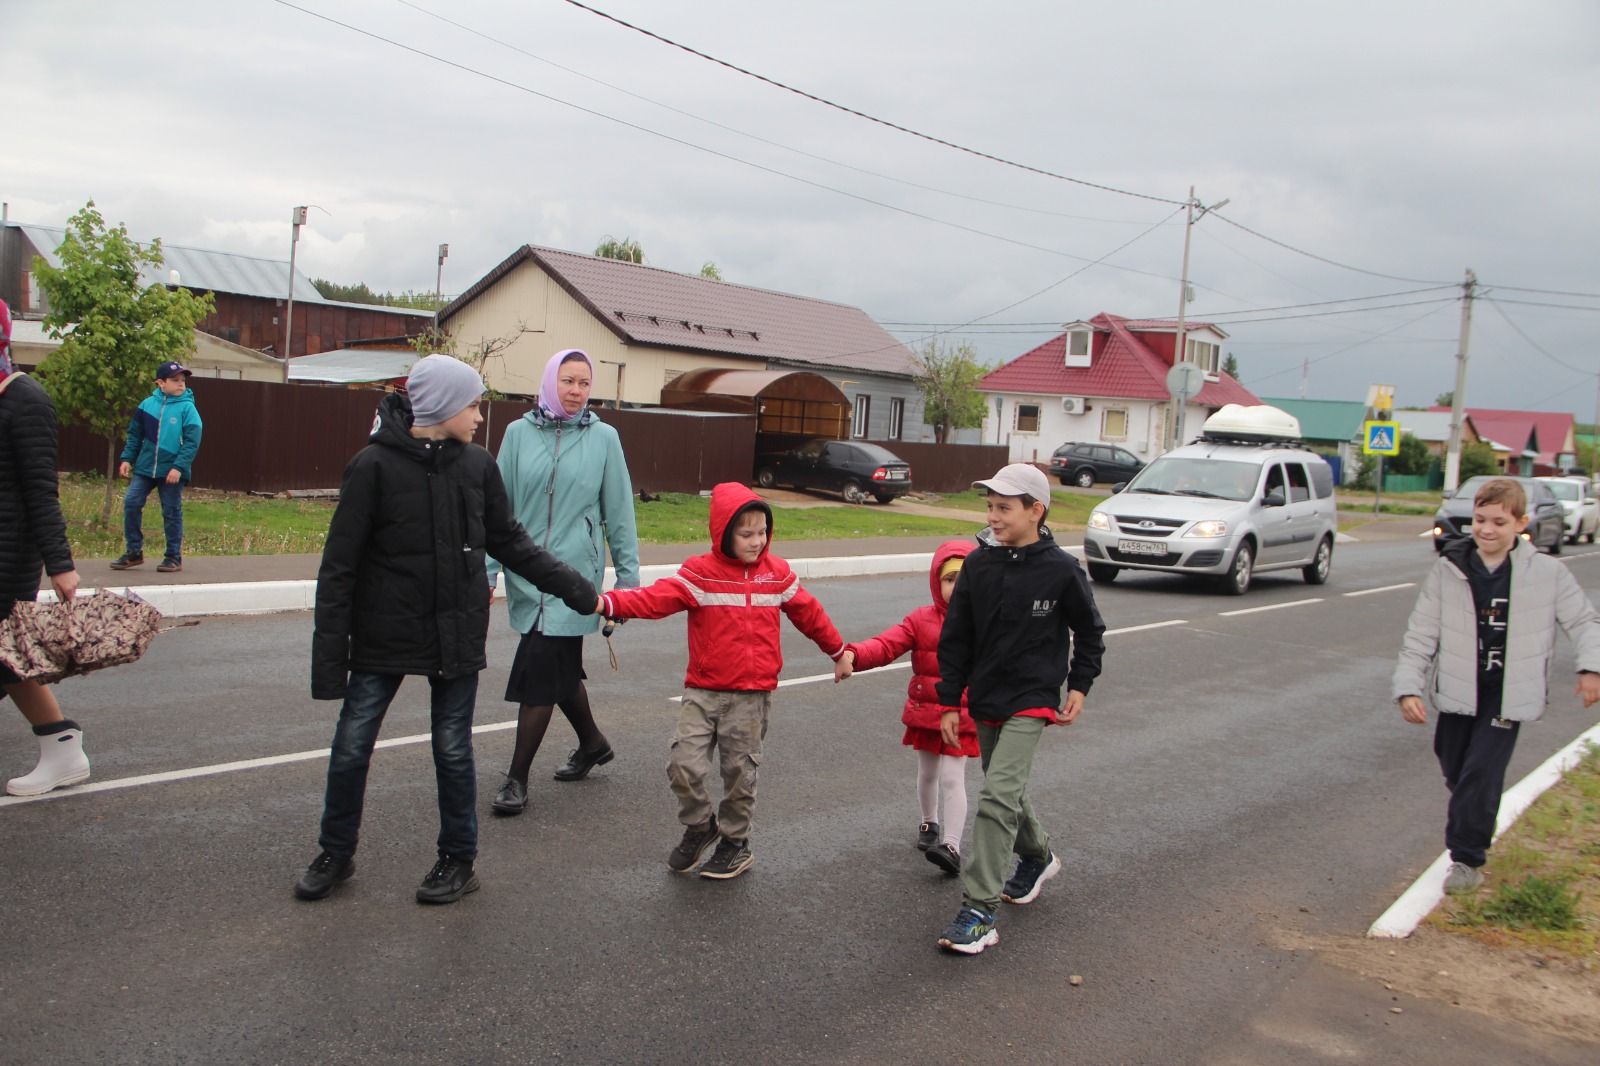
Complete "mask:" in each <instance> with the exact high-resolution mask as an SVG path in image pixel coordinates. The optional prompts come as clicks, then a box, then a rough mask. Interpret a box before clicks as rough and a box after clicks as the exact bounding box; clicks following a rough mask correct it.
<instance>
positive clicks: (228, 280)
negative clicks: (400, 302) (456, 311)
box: [8, 222, 432, 319]
mask: <svg viewBox="0 0 1600 1066" xmlns="http://www.w3.org/2000/svg"><path fill="white" fill-rule="evenodd" d="M8 225H11V226H14V227H16V228H17V229H20V230H21V231H22V232H23V234H24V235H25V236H26V237H27V238H28V241H29V243H31V244H32V245H33V246H34V248H36V249H37V250H38V252H39V254H40V255H41V256H43V257H44V260H45V262H47V263H49V264H50V265H51V266H53V267H56V268H60V266H61V260H60V258H59V257H57V255H56V249H57V248H59V247H60V246H61V242H62V240H63V239H64V238H65V237H66V234H67V231H66V230H65V229H63V228H61V227H59V226H35V225H32V224H22V223H15V222H13V223H8ZM161 256H162V258H163V259H164V260H165V262H164V263H163V264H162V265H161V267H160V268H159V269H157V270H148V269H146V270H141V271H140V272H139V280H140V281H141V282H142V283H144V284H145V285H153V284H155V283H156V282H160V283H162V284H166V283H167V282H168V281H169V280H170V279H171V274H172V271H174V270H176V271H177V272H178V283H179V284H180V285H182V286H183V287H184V288H186V289H195V290H198V291H200V292H228V293H237V294H238V295H241V296H256V297H260V298H262V299H274V300H282V299H286V298H287V297H288V295H289V261H288V260H287V259H264V258H262V257H260V256H254V255H238V254H236V253H234V252H218V251H214V250H212V249H209V248H190V247H188V246H187V245H182V244H168V243H166V242H165V241H163V242H162V243H161ZM294 300H295V303H314V304H323V305H326V306H329V307H351V308H356V309H358V310H362V311H378V312H383V313H387V314H393V315H398V316H404V317H409V318H416V319H425V318H431V317H432V315H431V314H430V313H429V312H427V311H419V310H417V309H416V308H414V307H390V306H389V305H387V304H360V303H349V302H347V301H344V300H328V299H324V298H323V295H322V293H321V292H319V291H318V290H317V287H316V286H315V285H313V284H312V283H311V279H310V278H308V277H306V275H305V273H304V272H302V271H301V270H300V269H298V268H296V269H295V272H294Z"/></svg>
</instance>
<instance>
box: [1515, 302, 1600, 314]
mask: <svg viewBox="0 0 1600 1066" xmlns="http://www.w3.org/2000/svg"><path fill="white" fill-rule="evenodd" d="M1500 302H1501V303H1505V304H1521V305H1522V306H1523V307H1558V308H1560V309H1561V310H1563V311H1600V307H1584V306H1583V305H1582V304H1550V303H1540V302H1539V301H1537V300H1501V301H1500Z"/></svg>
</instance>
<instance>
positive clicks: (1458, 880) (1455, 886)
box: [1444, 862, 1483, 896]
mask: <svg viewBox="0 0 1600 1066" xmlns="http://www.w3.org/2000/svg"><path fill="white" fill-rule="evenodd" d="M1482 884H1483V871H1482V870H1480V869H1478V868H1477V867H1476V866H1468V865H1467V864H1466V863H1464V862H1453V863H1451V864H1450V868H1449V869H1447V870H1445V872H1444V892H1445V895H1447V896H1470V895H1472V894H1473V893H1474V892H1476V891H1478V887H1479V886H1480V885H1482Z"/></svg>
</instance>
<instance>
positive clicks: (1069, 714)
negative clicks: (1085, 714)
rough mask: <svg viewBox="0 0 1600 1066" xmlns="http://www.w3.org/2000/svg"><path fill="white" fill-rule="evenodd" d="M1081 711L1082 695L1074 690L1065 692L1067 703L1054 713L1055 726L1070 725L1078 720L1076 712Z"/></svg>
mask: <svg viewBox="0 0 1600 1066" xmlns="http://www.w3.org/2000/svg"><path fill="white" fill-rule="evenodd" d="M1081 710H1083V693H1081V692H1078V691H1076V690H1069V691H1068V692H1067V702H1066V703H1064V704H1062V705H1061V709H1060V710H1059V711H1057V712H1056V724H1057V725H1071V724H1072V723H1073V722H1075V721H1076V720H1077V718H1078V712H1079V711H1081Z"/></svg>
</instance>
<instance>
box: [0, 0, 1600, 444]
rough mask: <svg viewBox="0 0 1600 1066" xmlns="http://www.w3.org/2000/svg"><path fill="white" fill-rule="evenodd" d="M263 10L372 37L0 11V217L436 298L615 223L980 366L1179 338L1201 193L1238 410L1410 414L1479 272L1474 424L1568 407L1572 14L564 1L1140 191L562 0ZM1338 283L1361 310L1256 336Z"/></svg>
mask: <svg viewBox="0 0 1600 1066" xmlns="http://www.w3.org/2000/svg"><path fill="white" fill-rule="evenodd" d="M296 3H297V4H299V6H300V7H303V8H305V9H307V10H309V11H313V12H317V13H319V14H321V15H323V16H326V17H327V18H329V19H337V20H339V21H340V22H344V23H347V24H349V25H350V26H354V27H358V28H359V29H360V30H362V31H366V33H367V34H373V35H377V36H380V37H384V38H388V39H389V41H391V42H395V43H385V42H384V41H382V40H378V39H375V38H374V37H373V36H366V35H363V34H362V33H359V32H356V31H355V30H352V29H349V28H345V27H342V26H339V25H334V24H332V23H330V22H328V21H324V20H323V19H321V18H317V17H314V16H313V15H308V14H306V13H304V12H302V11H300V10H296V9H295V8H293V7H290V6H286V5H285V4H282V3H278V2H274V0H144V2H141V3H138V4H131V3H119V4H110V3H104V2H84V0H3V2H0V16H3V25H0V77H3V82H0V84H4V86H5V93H4V97H5V102H6V108H5V110H6V114H7V118H8V120H9V121H8V131H7V132H8V142H9V148H8V150H7V151H6V152H5V153H4V156H3V158H0V199H4V200H5V201H8V202H9V204H10V212H11V217H12V219H14V220H22V221H27V222H35V223H42V224H50V225H61V224H63V223H64V222H65V220H66V218H67V217H68V216H69V215H70V214H71V213H72V212H73V211H74V210H76V209H77V208H79V207H81V206H82V205H83V203H84V201H86V200H88V199H90V198H93V199H94V200H95V201H96V202H97V204H98V206H99V207H100V209H101V210H102V212H103V213H104V214H105V215H106V216H107V218H108V220H110V221H113V222H116V221H121V222H124V223H126V224H127V226H128V228H129V230H130V231H131V232H132V233H133V234H134V235H135V236H138V237H153V236H159V237H162V238H163V239H165V240H166V241H168V242H170V243H178V244H187V245H194V246H199V247H207V248H216V249H221V250H226V251H233V252H241V253H249V254H256V255H267V256H274V257H278V258H286V257H287V255H288V245H289V223H288V220H289V214H290V210H291V208H292V207H293V206H294V205H295V204H301V203H307V204H315V205H318V206H319V207H320V208H321V210H313V211H312V212H311V215H310V224H309V225H308V227H307V228H306V230H305V231H304V232H303V235H302V240H301V245H300V252H299V265H300V266H301V268H302V269H303V270H304V271H305V272H306V273H307V274H309V275H312V276H316V277H326V278H330V279H333V280H337V281H344V282H357V281H364V282H366V283H367V284H369V285H371V286H372V287H373V288H375V289H380V290H381V289H391V290H401V289H408V288H409V289H424V290H427V289H432V288H433V286H434V276H435V250H436V248H437V246H438V244H439V243H441V242H447V243H448V244H449V245H450V257H449V259H448V261H447V262H446V264H445V272H444V282H443V286H444V290H445V292H446V293H450V292H459V291H461V290H462V289H464V288H466V287H467V286H468V285H470V284H472V282H474V281H475V280H477V279H478V278H479V277H481V276H482V275H483V274H484V273H485V272H486V271H487V270H488V269H489V268H491V267H492V266H494V264H496V263H497V262H499V261H500V260H501V259H503V258H504V257H505V256H506V255H508V254H510V253H511V252H512V251H513V250H514V249H515V248H517V247H518V246H519V245H521V244H523V243H534V244H542V245H548V246H552V247H556V248H565V249H570V250H573V251H578V252H591V251H593V249H594V246H595V245H596V243H598V242H599V241H600V240H601V239H602V238H603V237H605V236H607V235H612V236H616V237H625V236H626V237H632V238H634V239H636V240H638V241H640V242H641V243H642V244H643V246H644V250H645V255H646V261H647V262H648V263H650V264H651V265H654V266H659V267H663V268H666V269H669V270H680V271H685V272H690V273H693V272H696V271H698V270H699V268H700V266H701V264H702V263H705V262H707V261H711V262H715V263H716V264H717V266H718V267H719V268H720V269H721V271H722V273H723V275H724V277H725V278H727V279H728V280H729V281H733V282H738V283H741V284H748V285H756V286H761V287H764V288H770V289H777V290H781V291H785V292H792V293H798V294H803V295H809V296H816V297H820V298H824V299H829V300H836V301H839V302H842V303H847V304H852V305H856V306H859V307H861V308H863V309H864V310H865V311H866V312H867V313H868V314H869V315H871V316H872V317H873V318H875V319H877V320H878V321H880V322H883V323H885V324H886V325H887V326H889V328H891V329H892V330H893V331H894V333H895V335H896V336H897V337H900V338H901V339H902V340H905V341H906V342H907V343H909V344H912V345H913V346H917V345H918V344H920V343H921V342H923V341H924V340H925V339H926V338H927V337H928V336H929V335H930V334H932V333H934V332H935V331H938V330H949V331H950V332H946V333H943V334H942V336H941V337H940V339H941V340H943V341H945V342H947V343H949V342H961V341H970V342H971V343H973V344H974V345H975V347H976V348H977V350H978V353H979V355H980V357H981V358H983V359H984V360H986V361H991V362H999V361H1004V360H1008V359H1011V358H1014V357H1016V356H1017V355H1020V354H1022V353H1023V352H1025V351H1027V350H1029V349H1030V348H1032V347H1034V346H1035V345H1037V344H1039V343H1041V342H1042V341H1044V340H1046V339H1048V338H1049V337H1050V336H1052V335H1053V334H1054V333H1056V332H1059V324H1060V323H1064V322H1069V321H1073V320H1075V319H1080V318H1088V317H1090V316H1092V315H1095V314H1097V313H1099V312H1101V311H1109V312H1112V313H1115V314H1122V315H1127V316H1130V317H1145V316H1159V317H1169V318H1170V317H1172V316H1173V315H1174V314H1175V313H1176V311H1177V306H1178V288H1179V286H1178V283H1177V278H1178V276H1179V272H1180V266H1181V261H1182V252H1183V236H1184V226H1183V224H1182V214H1181V211H1180V210H1179V209H1178V208H1177V207H1176V206H1175V205H1176V204H1177V203H1181V201H1183V199H1184V198H1185V197H1186V196H1187V194H1188V190H1189V187H1190V186H1191V185H1193V186H1194V188H1195V192H1196V195H1197V197H1198V198H1199V200H1200V201H1201V202H1202V203H1205V204H1212V203H1216V202H1217V201H1220V200H1223V199H1227V200H1228V201H1229V203H1228V204H1227V205H1226V206H1224V207H1223V208H1222V209H1221V211H1220V217H1219V215H1212V216H1209V217H1206V218H1204V219H1202V220H1201V221H1200V222H1199V223H1198V224H1197V225H1196V226H1195V227H1194V229H1193V249H1192V252H1191V263H1190V276H1191V280H1192V283H1193V285H1194V296H1195V298H1194V300H1193V302H1192V303H1190V304H1189V309H1188V314H1189V315H1190V316H1191V318H1194V319H1201V320H1214V321H1216V322H1218V323H1219V324H1226V325H1225V328H1226V329H1227V331H1228V333H1229V334H1230V337H1229V340H1228V342H1227V343H1226V345H1225V350H1226V351H1229V352H1232V353H1233V354H1234V355H1235V356H1236V358H1237V359H1238V361H1239V365H1240V368H1241V377H1242V378H1243V380H1244V382H1245V384H1246V385H1247V386H1249V387H1250V388H1252V389H1253V390H1255V391H1256V392H1257V393H1258V394H1260V395H1263V396H1294V395H1297V394H1299V392H1300V390H1301V387H1302V376H1303V375H1304V379H1305V385H1306V394H1307V395H1309V396H1311V397H1313V398H1325V399H1360V398H1362V397H1363V396H1364V395H1365V393H1366V388H1367V386H1368V385H1369V384H1371V383H1376V382H1384V383H1392V384H1394V385H1396V386H1397V388H1398V394H1397V400H1398V402H1399V403H1400V404H1402V405H1420V404H1427V403H1429V402H1431V401H1432V400H1433V398H1434V396H1435V395H1437V394H1439V393H1442V392H1445V391H1447V390H1448V389H1450V388H1451V387H1452V385H1453V382H1454V373H1455V371H1454V364H1455V351H1456V337H1457V332H1458V327H1459V322H1460V302H1459V300H1457V299H1455V297H1458V296H1459V295H1460V287H1459V286H1460V282H1461V280H1462V276H1463V272H1464V270H1465V269H1466V268H1469V267H1470V268H1472V269H1473V270H1475V271H1476V272H1477V275H1478V278H1479V279H1480V281H1481V282H1483V283H1485V286H1486V289H1487V290H1488V295H1489V296H1490V300H1480V301H1476V302H1475V304H1474V315H1473V331H1472V339H1471V356H1472V359H1471V366H1470V373H1469V379H1468V386H1467V401H1468V403H1469V404H1471V405H1475V406H1501V407H1525V408H1535V409H1545V410H1567V411H1571V412H1573V413H1574V414H1576V415H1577V416H1578V417H1579V419H1580V420H1582V421H1589V420H1591V419H1593V418H1594V417H1595V414H1596V404H1597V402H1600V400H1597V385H1600V348H1597V345H1596V344H1595V342H1594V340H1593V339H1592V338H1593V337H1594V336H1595V335H1596V333H1597V331H1600V297H1594V296H1591V297H1587V298H1586V297H1584V296H1582V295H1570V294H1600V255H1597V244H1600V242H1597V238H1600V200H1597V196H1596V193H1597V191H1600V4H1595V3H1593V2H1592V0H1570V2H1562V0H1527V2H1523V3H1516V4H1509V3H1504V2H1472V0H1454V2H1439V3H1421V2H1414V0H1382V2H1367V0H1347V2H1343V3H1339V4H1332V5H1315V8H1316V9H1315V10H1308V9H1309V8H1310V7H1311V5H1303V4H1285V3H1280V2H1268V0H1255V2H1249V0H1212V2H1210V3H1207V4H1203V5H1178V4H1169V3H1156V2H1137V0H1114V2H1105V3H1101V2H1094V3H1081V2H1061V0H1057V2H1043V0H1040V2H1035V3H1007V2H1003V0H996V2H992V3H987V4H977V3H973V2H971V0H966V2H953V0H948V2H947V0H918V2H910V0H902V2H897V3H888V2H878V3H874V2H870V0H851V2H842V0H840V2H835V0H803V2H797V0H787V2H784V3H770V2H766V0H744V2H733V0H694V2H687V0H655V2H647V0H593V3H592V5H591V6H594V7H597V8H599V9H601V10H603V11H605V12H608V13H610V14H612V15H614V16H616V17H617V18H620V19H624V20H626V21H628V22H632V23H634V24H635V25H637V26H640V27H642V28H645V29H649V30H651V31H654V32H655V33H658V34H660V35H662V36H664V37H668V38H671V39H673V40H675V41H677V42H680V43H682V44H685V45H689V46H692V47H694V48H696V49H698V50H700V51H703V52H706V53H708V54H710V55H713V56H716V57H718V58H720V59H723V60H726V61H728V62H730V63H733V64H737V65H739V66H742V67H744V68H746V69H747V70H750V71H753V72H755V73H759V74H762V75H765V76H766V77H768V78H771V79H774V80H776V81H781V82H783V83H785V84H787V85H790V86H793V87H795V88H799V89H803V90H805V91H807V92H810V93H813V94H815V95H817V96H820V97H824V98H826V99H828V100H830V101H834V102H836V103H839V104H843V105H846V106H848V107H851V108H854V109H857V110H859V111H863V112H866V113H868V114H870V115H872V116H875V117H877V118H881V119H884V120H887V121H890V122H894V123H896V124H898V125H901V126H905V127H909V128H911V129H914V130H916V131H919V132H921V133H925V134H930V135H932V136H935V137H939V138H941V139H944V140H947V141H951V142H954V143H956V144H959V145H961V146H964V147H967V148H972V149H977V150H980V151H983V152H987V153H990V154H992V155H996V156H1000V157H1003V158H1004V159H1007V160H1010V161H1013V162H1015V163H1020V164H1024V165H1026V166H1029V167H1033V168H1038V169H1041V170H1047V171H1051V172H1054V173H1055V174H1057V175H1063V176H1066V177H1071V178H1078V179H1082V180H1083V181H1086V182H1093V183H1096V184H1099V185H1107V186H1113V187H1116V188H1119V189H1123V190H1127V191H1129V192H1134V193H1140V194H1144V195H1143V196H1129V195H1120V194H1117V193H1114V192H1106V191H1101V190H1098V189H1094V188H1089V187H1087V186H1085V185H1082V184H1076V183H1073V182H1070V181H1065V180H1061V179H1060V178H1053V177H1046V176H1041V175H1039V174H1036V173H1031V172H1028V171H1026V170H1023V169H1021V168H1019V167H1014V166H1006V165H1002V164H999V163H995V162H990V161H988V160H985V159H981V158H978V157H976V156H974V155H971V154H967V153H963V152H961V151H957V150H954V149H951V148H947V147H943V146H940V145H937V144H933V143H930V142H928V141H926V140H921V139H918V138H916V137H913V136H909V135H907V134H905V133H901V132H898V131H896V130H893V129H890V128H887V127H885V126H882V125H877V124H874V123H871V122H868V121H865V120H863V119H861V118H857V117H854V116H852V115H848V114H844V113H842V112H840V111H838V110H835V109H833V108H830V107H827V106H826V105H824V104H819V103H816V102H813V101H810V100H806V99H803V98H801V97H800V96H797V95H795V94H792V93H790V92H786V91H784V90H782V89H779V88H775V87H773V86H771V85H768V84H764V83H762V82H760V81H757V80H755V79H753V78H751V77H748V76H746V75H743V74H740V73H737V72H734V71H732V70H729V69H727V68H725V67H722V66H717V65H714V64H712V63H710V62H707V61H706V60H704V59H700V58H697V57H695V56H692V55H689V54H687V53H686V52H684V51H681V50H679V49H676V48H673V47H671V46H669V45H667V44H663V43H661V42H659V41H656V40H652V39H650V38H648V37H646V36H644V35H642V34H640V33H638V32H636V31H634V30H631V29H627V28H624V27H622V26H619V25H617V24H616V23H614V22H611V21H607V20H605V19H603V18H601V17H598V16H596V15H595V14H592V13H590V12H588V11H585V10H582V9H580V8H578V7H575V6H572V5H571V4H569V3H566V2H563V0H414V2H413V0H296ZM446 18H447V19H449V20H451V22H454V23H457V24H459V25H452V24H451V23H450V22H446V21H443V19H446ZM408 49H410V50H408ZM423 53H426V54H423ZM1148 197H1154V198H1159V199H1151V198H1148ZM1162 200H1166V201H1172V202H1171V203H1164V202H1161V201H1162ZM1226 220H1231V221H1232V222H1234V223H1238V224H1239V225H1240V226H1245V227H1248V228H1249V229H1251V230H1255V231H1257V232H1258V233H1261V234H1264V235H1266V236H1268V237H1271V238H1273V239H1274V240H1276V241H1279V242H1282V243H1283V244H1286V245H1292V246H1294V247H1295V248H1298V249H1303V250H1304V251H1306V252H1310V253H1313V254H1314V255H1315V256H1319V257H1321V258H1322V259H1325V260H1333V261H1336V262H1338V263H1341V264H1347V265H1348V266H1352V267H1358V268H1361V269H1362V270H1364V271H1369V272H1371V273H1361V272H1357V271H1354V270H1350V269H1344V268H1343V267H1340V266H1334V265H1330V264H1328V263H1325V262H1320V261H1318V260H1317V259H1313V258H1309V257H1307V256H1305V255H1301V254H1297V253H1296V252H1294V251H1290V250H1288V249H1286V248H1283V247H1280V246H1278V245H1275V244H1272V243H1268V242H1267V241H1264V240H1262V239H1259V238H1258V237H1256V236H1253V235H1252V234H1250V233H1247V232H1245V231H1244V230H1242V229H1239V228H1237V227H1236V226H1234V225H1230V224H1229V222H1228V221H1226ZM1130 241H1131V242H1133V243H1131V244H1128V246H1127V247H1126V248H1122V250H1120V251H1116V252H1115V254H1112V255H1110V256H1109V258H1105V261H1104V263H1102V264H1100V265H1087V264H1088V263H1090V262H1092V261H1096V260H1101V259H1102V258H1104V257H1107V255H1108V253H1112V252H1113V250H1114V249H1118V248H1120V247H1121V246H1122V245H1124V244H1126V243H1127V242H1130ZM1086 266H1087V268H1086V269H1083V268H1085V267H1086ZM1380 274H1381V275H1389V277H1378V276H1374V275H1380ZM1434 286H1456V288H1454V289H1450V288H1438V289H1434V288H1433V287H1434ZM1513 286H1515V287H1518V289H1534V290H1549V292H1546V293H1541V292H1527V291H1517V290H1514V289H1512V288H1511V287H1513ZM1415 290H1430V291H1422V292H1418V291H1415ZM1557 292H1559V293H1565V294H1569V295H1554V294H1553V293H1557ZM1393 293H1404V294H1405V295H1398V296H1387V297H1385V294H1393ZM1353 297H1384V298H1377V299H1370V300H1367V301H1365V303H1352V304H1340V305H1332V304H1330V305H1327V306H1318V307H1303V306H1302V307H1297V308H1296V309H1293V310H1267V311H1262V312H1260V313H1251V311H1252V309H1262V308H1279V307H1283V306H1285V305H1306V304H1313V303H1319V302H1321V301H1332V300H1346V299H1349V298H1353ZM1491 300H1492V301H1493V302H1491ZM1513 300H1515V301H1521V302H1518V303H1512V302H1510V301H1513ZM1424 301H1437V302H1424ZM1534 303H1539V304H1561V305H1568V306H1562V307H1550V306H1531V304H1534ZM1398 304H1405V305H1408V306H1399V307H1397V306H1391V305H1398ZM1352 307H1365V308H1375V309H1372V310H1360V311H1356V312H1354V313H1342V314H1337V315H1325V316H1320V317H1288V316H1306V315H1308V313H1311V312H1321V311H1327V310H1330V309H1334V310H1343V309H1346V308H1352ZM1575 307H1576V308H1590V310H1583V309H1573V308H1575ZM1252 319H1270V320H1269V321H1249V320H1252ZM980 320H981V321H982V322H983V323H985V325H982V326H979V325H974V324H973V323H974V322H977V321H980ZM930 323H931V324H936V325H927V324H930ZM1518 330H1520V331H1521V334H1525V335H1526V339H1525V338H1524V336H1522V335H1519V333H1518ZM1539 349H1543V352H1541V351H1539Z"/></svg>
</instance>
